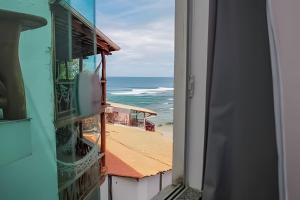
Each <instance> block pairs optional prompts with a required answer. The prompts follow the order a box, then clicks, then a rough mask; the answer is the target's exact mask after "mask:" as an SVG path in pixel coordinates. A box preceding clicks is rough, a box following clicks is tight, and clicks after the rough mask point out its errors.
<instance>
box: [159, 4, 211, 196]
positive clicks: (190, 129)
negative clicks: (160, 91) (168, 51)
mask: <svg viewBox="0 0 300 200" xmlns="http://www.w3.org/2000/svg"><path fill="white" fill-rule="evenodd" d="M175 5H176V6H175V69H174V77H175V78H174V88H175V90H174V131H173V169H172V173H173V174H172V176H173V177H172V183H173V184H172V185H171V186H169V187H167V188H166V189H165V190H163V191H161V192H160V193H159V194H158V195H157V196H156V197H155V198H154V199H157V200H160V199H175V198H176V195H179V194H180V193H182V192H183V191H184V188H188V187H191V188H194V189H196V190H198V191H201V189H202V179H203V177H202V175H203V174H202V171H203V167H204V166H203V165H204V143H205V142H204V140H205V117H206V116H205V109H206V80H207V54H208V29H209V0H201V1H199V0H175ZM195 88H196V89H195Z"/></svg>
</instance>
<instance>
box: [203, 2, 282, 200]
mask: <svg viewBox="0 0 300 200" xmlns="http://www.w3.org/2000/svg"><path fill="white" fill-rule="evenodd" d="M212 5H215V15H214V16H215V20H214V23H212V24H213V26H214V34H213V35H214V38H213V40H214V42H210V44H211V45H213V46H211V47H209V48H210V49H212V50H213V52H212V55H211V62H209V63H211V64H210V65H209V69H208V70H209V71H210V73H211V77H210V84H208V85H209V87H210V88H208V90H209V92H208V94H209V95H210V96H209V98H208V99H209V102H208V104H207V112H208V115H207V116H208V119H207V120H208V121H207V133H206V134H207V135H206V140H207V141H206V162H205V173H204V186H203V200H278V199H279V197H278V169H277V168H278V167H277V150H276V134H275V120H274V103H273V84H272V71H271V60H270V48H269V37H268V24H267V17H266V1H265V0H214V3H212Z"/></svg>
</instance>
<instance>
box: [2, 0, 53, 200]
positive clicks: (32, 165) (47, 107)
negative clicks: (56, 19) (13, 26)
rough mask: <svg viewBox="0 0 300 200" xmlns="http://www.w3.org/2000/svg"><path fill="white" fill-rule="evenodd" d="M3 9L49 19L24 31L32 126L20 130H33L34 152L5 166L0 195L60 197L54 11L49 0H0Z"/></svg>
mask: <svg viewBox="0 0 300 200" xmlns="http://www.w3.org/2000/svg"><path fill="white" fill-rule="evenodd" d="M0 9H7V10H12V11H18V12H24V13H29V14H34V15H38V16H42V17H44V18H46V19H47V21H48V24H47V26H44V27H42V28H40V29H36V30H33V31H26V32H24V33H22V34H21V39H20V47H19V49H20V51H19V53H20V64H21V69H22V73H23V78H24V84H25V91H26V100H27V112H28V117H29V118H31V120H30V122H29V123H30V126H29V128H28V129H26V130H16V131H19V132H20V133H22V132H24V131H27V132H29V133H30V134H29V135H30V137H31V144H30V145H31V154H30V155H29V156H27V157H25V158H23V159H19V160H17V161H14V162H13V163H11V164H9V165H5V166H3V167H1V169H0V180H1V181H0V195H1V197H0V199H5V200H20V199H26V200H56V199H58V195H57V172H56V156H55V155H56V153H55V130H54V125H53V120H54V117H53V116H54V113H53V111H54V109H53V102H54V101H53V83H52V63H51V12H50V9H49V4H48V0H26V1H25V0H9V1H8V0H0ZM0 126H1V125H0ZM0 134H1V133H0ZM17 139H18V138H14V140H17ZM14 140H13V139H12V140H11V139H8V141H7V142H8V143H11V145H14V144H15V143H14ZM15 148H18V146H15Z"/></svg>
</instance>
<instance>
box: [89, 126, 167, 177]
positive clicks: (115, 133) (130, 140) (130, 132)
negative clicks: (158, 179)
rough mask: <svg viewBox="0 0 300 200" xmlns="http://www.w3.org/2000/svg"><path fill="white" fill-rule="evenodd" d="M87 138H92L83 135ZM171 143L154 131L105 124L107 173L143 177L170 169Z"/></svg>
mask: <svg viewBox="0 0 300 200" xmlns="http://www.w3.org/2000/svg"><path fill="white" fill-rule="evenodd" d="M85 137H87V138H88V139H91V138H93V140H94V139H95V137H93V136H90V135H87V134H85ZM172 146H173V144H172V141H171V140H170V139H169V138H166V137H164V136H162V135H161V134H160V133H157V132H148V131H144V130H143V129H139V128H135V127H128V126H122V125H111V124H107V136H106V148H107V149H106V150H107V152H106V164H107V169H108V174H110V175H115V176H123V177H132V178H143V177H146V176H152V175H156V174H158V173H160V172H164V171H169V170H171V169H172Z"/></svg>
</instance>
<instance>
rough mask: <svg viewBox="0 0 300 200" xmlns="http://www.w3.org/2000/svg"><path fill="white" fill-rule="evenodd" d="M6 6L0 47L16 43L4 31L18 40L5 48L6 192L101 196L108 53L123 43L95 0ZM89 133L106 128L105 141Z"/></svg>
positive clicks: (1, 80) (1, 176)
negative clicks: (100, 16)
mask: <svg viewBox="0 0 300 200" xmlns="http://www.w3.org/2000/svg"><path fill="white" fill-rule="evenodd" d="M0 9H1V10H0V23H1V27H4V26H6V27H7V28H5V29H4V28H3V29H2V28H1V30H0V35H1V36H2V37H1V38H2V40H1V41H0V42H1V47H0V48H2V50H3V49H4V48H5V47H6V46H5V45H7V46H9V47H10V46H12V45H11V44H8V43H9V42H12V41H13V40H10V39H7V40H4V39H3V37H4V36H7V37H10V35H11V36H15V37H16V39H19V40H18V41H19V42H16V40H14V41H15V44H16V45H13V46H12V47H13V49H11V54H12V55H11V57H10V56H9V55H8V56H7V55H6V56H5V55H4V53H3V52H5V51H6V52H8V51H7V49H4V50H3V51H1V53H2V55H1V61H0V66H1V67H0V70H1V72H0V134H1V136H2V139H1V141H0V168H1V170H0V180H1V181H0V193H1V199H7V200H15V199H16V200H17V199H30V200H35V199H36V200H41V199H43V200H44V199H45V200H48V199H49V200H55V199H98V198H99V185H100V184H101V182H103V181H104V178H105V175H106V170H105V136H104V135H105V134H104V133H105V123H104V122H105V120H104V108H105V104H106V94H105V90H106V75H105V69H106V60H105V58H106V56H107V55H109V54H111V52H112V51H116V50H119V47H118V46H117V45H116V44H115V43H113V42H112V41H111V40H110V39H109V38H108V37H106V36H105V35H104V34H103V33H102V32H101V31H100V30H98V29H97V28H96V23H95V21H96V20H95V1H94V0H92V1H91V0H88V1H84V0H80V1H63V0H62V1H50V2H49V1H48V0H30V1H20V0H11V1H0ZM18 19H22V20H18ZM17 23H20V24H17ZM15 24H17V25H16V26H15V27H17V28H16V30H18V31H19V32H13V26H12V25H15ZM6 58H7V59H6ZM10 58H14V59H10ZM6 60H8V61H6ZM18 60H19V63H18V62H17V61H18ZM12 67H17V68H18V67H19V68H20V73H19V74H18V76H16V77H14V76H13V75H15V74H11V75H10V74H9V70H8V69H9V68H12ZM6 69H7V70H6ZM5 75H7V76H8V77H11V78H10V79H9V80H14V81H11V82H9V81H8V80H7V79H6V76H5ZM8 88H10V89H8ZM11 91H13V93H14V94H18V95H19V96H17V98H12V97H10V94H11ZM83 97H84V98H83ZM22 98H24V99H22ZM16 99H17V100H18V101H17V100H16ZM8 108H18V110H17V111H15V110H13V109H8ZM20 108H22V109H20ZM89 119H92V120H89ZM98 122H99V123H98ZM101 122H102V123H101ZM83 132H89V133H93V132H100V133H101V134H99V137H98V140H99V141H100V140H101V144H103V145H101V147H100V146H99V145H98V144H97V143H91V142H88V141H86V140H85V139H84V137H83ZM101 136H102V137H101ZM16 191H17V192H16Z"/></svg>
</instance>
